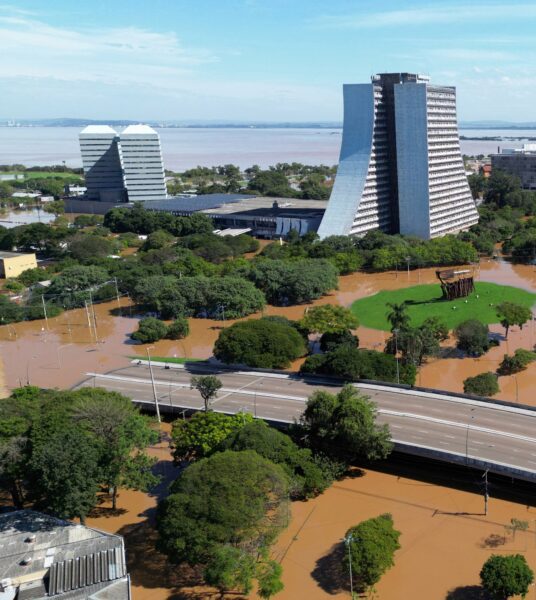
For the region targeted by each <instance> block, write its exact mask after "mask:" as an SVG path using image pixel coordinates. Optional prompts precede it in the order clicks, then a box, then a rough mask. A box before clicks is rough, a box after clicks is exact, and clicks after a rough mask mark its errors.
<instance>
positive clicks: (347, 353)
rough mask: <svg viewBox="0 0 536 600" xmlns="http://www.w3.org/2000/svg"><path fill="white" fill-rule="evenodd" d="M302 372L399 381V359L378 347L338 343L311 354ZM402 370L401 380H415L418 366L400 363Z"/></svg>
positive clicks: (404, 381)
mask: <svg viewBox="0 0 536 600" xmlns="http://www.w3.org/2000/svg"><path fill="white" fill-rule="evenodd" d="M300 372H301V373H317V374H324V375H331V376H332V377H338V378H340V379H344V380H345V381H358V380H359V379H371V380H373V381H389V382H392V383H396V382H397V365H396V358H395V357H394V356H393V355H391V354H384V353H383V352H377V351H375V350H361V349H358V348H354V347H352V346H351V345H349V344H343V345H341V346H338V347H337V348H335V349H334V350H332V351H331V352H327V353H326V354H324V355H313V356H309V357H308V358H307V359H306V361H305V362H304V363H303V365H302V367H301V369H300ZM398 372H399V377H400V382H401V383H407V384H409V385H413V384H414V383H415V375H416V370H415V366H414V365H412V364H404V363H402V362H400V363H399V365H398Z"/></svg>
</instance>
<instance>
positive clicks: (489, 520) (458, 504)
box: [0, 261, 536, 600]
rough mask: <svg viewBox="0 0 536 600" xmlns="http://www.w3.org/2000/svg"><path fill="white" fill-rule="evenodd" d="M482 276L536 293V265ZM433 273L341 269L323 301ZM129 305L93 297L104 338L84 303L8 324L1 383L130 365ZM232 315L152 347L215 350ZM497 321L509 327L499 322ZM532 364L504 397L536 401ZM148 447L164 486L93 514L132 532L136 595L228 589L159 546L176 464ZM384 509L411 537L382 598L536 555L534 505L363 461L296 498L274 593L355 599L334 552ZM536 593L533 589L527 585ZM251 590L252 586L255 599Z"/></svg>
mask: <svg viewBox="0 0 536 600" xmlns="http://www.w3.org/2000/svg"><path fill="white" fill-rule="evenodd" d="M477 278H480V279H481V280H483V281H491V282H495V283H499V284H505V285H514V286H518V287H522V288H525V289H528V290H530V291H532V292H536V270H535V269H534V267H531V266H514V265H511V264H509V263H507V262H503V261H488V262H483V263H482V264H481V266H480V270H479V274H478V277H477ZM436 281H437V280H436V276H435V270H434V269H420V270H419V271H411V272H410V273H409V275H408V273H407V272H399V273H395V272H388V273H379V274H363V273H356V274H353V275H349V276H345V277H341V278H340V284H339V290H337V291H335V292H333V293H332V294H331V295H329V296H326V297H324V298H322V299H320V300H318V301H317V302H315V303H314V304H316V305H318V304H326V303H339V304H342V305H345V306H349V305H350V304H351V303H352V302H353V301H354V300H356V299H358V298H362V297H364V296H367V295H370V294H374V293H376V292H378V291H380V290H383V289H397V288H401V287H407V286H410V285H415V284H417V283H419V282H421V283H433V282H436ZM305 308H306V307H305V306H298V307H286V308H285V307H283V308H281V307H272V306H269V307H267V308H266V310H265V311H264V314H279V315H284V316H287V317H289V318H292V319H296V318H300V317H301V316H302V315H303V312H304V309H305ZM131 313H132V307H130V306H129V305H128V303H127V302H126V301H125V300H124V299H121V301H120V305H118V303H117V301H114V302H109V303H105V304H101V305H96V306H95V316H96V322H97V339H95V338H94V337H92V335H91V331H90V328H89V326H88V320H87V315H86V313H85V311H84V310H74V311H69V312H66V313H64V314H62V315H60V316H59V317H57V318H54V319H50V320H49V323H48V326H47V324H46V323H45V322H44V321H33V322H27V323H18V324H14V325H9V326H3V327H0V351H1V359H2V360H1V361H0V388H1V387H2V386H4V388H13V387H16V386H19V385H25V384H26V383H28V382H29V383H32V384H35V385H40V386H43V387H59V388H65V387H70V386H72V385H74V384H75V383H77V382H78V381H79V380H81V379H82V378H84V377H85V375H86V373H88V372H105V371H108V370H110V369H113V368H118V367H122V366H125V365H127V364H128V361H129V360H130V359H129V356H144V355H145V346H138V345H135V344H132V343H131V342H130V340H129V337H128V334H129V333H131V332H132V331H134V330H135V329H136V328H137V319H136V317H135V315H134V314H131ZM255 316H256V317H260V316H261V314H258V315H255ZM229 324H230V322H229V321H227V322H226V323H225V324H223V323H221V322H220V321H211V320H206V319H190V331H191V333H190V335H189V336H188V337H187V338H186V339H185V340H179V341H169V340H162V341H160V342H157V343H156V344H154V345H153V347H152V349H151V353H152V355H153V356H158V355H161V356H174V355H176V356H186V357H191V358H207V357H209V356H210V355H211V352H212V347H213V344H214V342H215V340H216V338H217V336H218V334H219V332H220V330H221V328H222V327H223V326H229ZM491 329H492V330H493V331H494V332H497V333H502V328H501V327H500V326H492V327H491ZM357 333H358V335H359V338H360V342H361V346H363V347H367V348H376V349H380V348H381V347H382V346H383V344H384V341H385V337H386V334H385V333H384V332H381V331H376V330H372V329H366V328H363V327H360V328H359V330H358V332H357ZM535 342H536V333H535V332H534V322H532V323H531V324H530V325H527V326H526V327H524V328H523V331H519V330H518V329H517V328H513V329H512V331H511V333H510V334H509V339H508V341H505V340H504V339H501V342H500V346H499V347H497V348H494V349H492V350H491V351H490V352H488V353H487V354H486V355H485V356H484V357H482V358H480V359H467V358H465V359H460V358H455V357H450V358H441V359H437V360H433V361H430V362H429V363H428V364H426V365H425V366H424V367H423V368H422V369H421V373H420V375H419V380H418V383H420V384H421V385H425V386H430V387H436V388H441V389H445V390H453V391H461V390H462V381H463V379H465V378H466V377H467V376H469V375H474V374H476V373H480V372H482V371H488V370H490V371H493V370H495V369H496V367H497V365H498V363H499V362H500V360H501V359H502V355H503V354H504V353H505V352H512V351H513V350H514V349H515V348H517V347H524V348H532V346H533V344H534V343H535ZM297 364H298V363H295V364H294V365H293V366H294V367H295V366H297ZM535 368H536V367H535V366H531V367H529V368H528V369H527V370H526V371H523V372H522V373H519V374H518V375H516V376H515V377H501V378H500V384H501V392H500V394H499V395H498V397H499V398H504V399H508V400H516V399H518V400H519V401H520V402H523V403H527V404H536V399H534V395H533V394H531V391H532V388H533V384H534V376H535V370H534V369H535ZM6 393H7V390H6ZM166 427H167V426H165V425H163V430H164V432H165V435H167V434H168V433H169V427H167V428H166ZM151 453H152V454H153V455H155V456H157V457H158V458H159V462H158V465H157V469H158V471H159V472H160V473H161V474H162V475H163V476H164V481H163V483H162V484H161V486H160V487H159V488H158V489H157V490H155V492H154V493H153V494H143V493H141V492H134V491H128V490H122V491H121V495H120V498H119V510H118V511H117V513H115V514H112V513H111V511H110V508H109V506H108V505H107V504H106V503H104V504H102V505H101V506H99V507H98V509H97V510H96V511H95V514H94V515H93V516H92V518H91V519H90V520H89V523H90V524H91V525H94V526H96V527H99V528H101V529H104V530H107V531H112V532H119V533H121V534H122V535H124V536H125V540H126V547H127V556H128V561H129V570H130V573H131V576H132V586H133V598H134V599H135V600H153V599H154V600H164V599H167V598H175V599H178V598H190V599H191V600H194V599H199V598H204V599H205V600H210V599H211V598H214V599H216V598H221V596H220V595H219V594H217V593H216V592H214V591H213V590H210V589H207V588H204V587H200V586H199V574H198V573H195V572H194V571H192V570H188V569H185V568H176V567H172V566H170V565H168V564H167V563H166V561H165V559H164V557H162V556H161V555H160V554H159V553H158V552H156V551H155V549H154V543H155V540H156V535H155V532H154V526H153V524H154V510H155V506H156V502H157V499H158V497H159V496H160V495H161V494H163V493H165V489H166V486H167V484H168V483H169V481H171V480H172V479H173V478H174V477H175V476H176V471H175V470H174V468H173V466H172V462H171V457H170V453H169V447H168V440H167V439H166V438H164V441H163V442H162V443H161V444H159V445H158V446H157V447H155V448H153V449H151ZM492 496H493V494H492ZM383 512H391V513H392V514H393V518H394V521H395V525H396V527H397V529H399V530H400V531H401V532H402V537H401V546H402V547H401V549H400V550H399V551H398V552H397V554H396V557H395V567H394V568H393V569H391V570H390V571H388V572H387V573H386V575H385V576H384V577H383V578H382V580H381V581H380V583H379V584H378V586H377V596H378V597H379V598H381V599H382V600H403V599H406V598H419V599H421V598H422V599H426V600H436V599H437V600H443V599H444V598H445V597H446V595H447V593H448V592H449V591H450V590H457V592H456V593H457V594H458V595H456V596H453V597H456V598H469V597H471V595H470V594H471V592H472V586H475V585H476V584H477V583H478V573H479V570H480V567H481V566H482V563H483V562H484V561H485V560H486V558H487V557H488V556H489V555H490V554H491V553H492V552H499V553H504V552H507V553H512V552H520V553H522V554H524V555H525V556H526V557H527V559H528V561H529V563H531V564H534V562H535V561H536V509H535V508H533V507H531V506H525V505H520V504H516V503H514V502H508V501H506V500H498V499H495V498H493V497H492V499H491V501H490V510H489V514H488V515H487V516H486V517H485V516H483V515H482V514H481V513H482V497H481V496H478V495H475V494H471V493H469V492H465V491H460V490H455V489H451V488H448V487H444V486H441V485H436V484H431V483H426V482H423V481H418V480H416V479H410V478H405V477H397V476H395V475H389V474H385V473H379V472H375V471H366V472H364V475H363V476H362V477H356V478H348V479H345V480H344V481H341V482H337V483H336V484H334V485H333V486H332V487H331V488H330V489H329V490H327V491H326V492H325V493H324V494H323V495H322V496H320V497H319V498H316V499H314V500H311V501H309V502H296V503H294V504H293V506H292V511H291V520H290V524H289V527H288V529H287V530H286V531H285V532H284V533H283V534H282V535H281V536H280V539H279V540H278V542H277V545H276V547H275V548H274V552H275V556H276V557H277V559H278V560H280V561H281V563H282V565H283V569H284V575H283V581H284V583H285V590H284V591H283V592H282V593H281V594H280V595H278V596H277V597H278V598H280V600H297V599H300V598H309V599H311V600H316V599H318V600H321V599H324V598H325V599H328V598H333V597H340V598H348V597H349V594H348V592H347V591H346V588H345V585H347V584H346V582H345V579H344V574H340V576H339V577H338V578H337V577H335V578H334V576H333V574H332V572H333V569H332V566H333V564H334V559H333V552H335V555H337V552H338V551H340V540H341V538H342V537H343V535H344V533H345V532H346V530H347V529H348V528H349V527H351V526H352V525H355V524H357V523H358V522H360V521H362V520H363V519H366V518H369V517H373V516H377V515H378V514H381V513H383ZM512 517H515V518H518V519H522V520H526V521H528V522H529V525H530V529H529V531H527V532H518V533H517V535H516V538H515V539H513V538H512V536H511V535H509V534H507V533H506V532H505V529H504V525H506V524H507V523H508V522H509V521H510V519H511V518H512ZM335 562H336V561H335ZM458 588H460V589H458ZM535 590H536V588H535ZM473 591H474V590H473ZM533 593H534V590H532V589H531V592H530V594H533ZM230 597H233V598H237V596H236V595H232V596H230ZM254 597H255V594H252V595H251V598H254Z"/></svg>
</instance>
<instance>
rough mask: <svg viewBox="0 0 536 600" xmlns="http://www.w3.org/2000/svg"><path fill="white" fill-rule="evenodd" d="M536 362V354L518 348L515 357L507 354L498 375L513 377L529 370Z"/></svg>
mask: <svg viewBox="0 0 536 600" xmlns="http://www.w3.org/2000/svg"><path fill="white" fill-rule="evenodd" d="M534 360H536V352H531V351H530V350H525V349H524V348H517V349H516V350H515V352H514V354H513V355H509V354H505V355H504V357H503V359H502V361H501V364H500V365H499V368H498V369H497V373H498V374H499V375H513V374H514V373H519V372H520V371H523V370H525V369H526V368H527V366H528V365H529V364H530V363H531V362H532V361H534Z"/></svg>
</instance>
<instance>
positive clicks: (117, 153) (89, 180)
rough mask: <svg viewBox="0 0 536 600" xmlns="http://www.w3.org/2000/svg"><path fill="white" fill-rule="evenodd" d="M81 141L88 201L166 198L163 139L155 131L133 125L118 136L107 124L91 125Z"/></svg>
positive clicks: (143, 126)
mask: <svg viewBox="0 0 536 600" xmlns="http://www.w3.org/2000/svg"><path fill="white" fill-rule="evenodd" d="M79 138H80V151H81V153H82V163H83V166H84V174H85V178H86V186H87V192H86V198H87V199H88V200H97V201H102V202H117V203H119V202H127V201H129V202H136V201H145V200H163V199H165V198H166V196H167V194H166V184H165V180H164V165H163V162H162V152H161V148H160V138H159V136H158V133H157V132H156V131H155V130H154V129H152V128H151V127H149V126H148V125H130V126H128V127H126V128H125V129H124V130H123V131H122V132H121V133H120V134H119V133H118V132H117V131H116V130H115V129H113V128H112V127H109V126H108V125H89V126H88V127H86V128H85V129H84V130H82V131H81V132H80V134H79Z"/></svg>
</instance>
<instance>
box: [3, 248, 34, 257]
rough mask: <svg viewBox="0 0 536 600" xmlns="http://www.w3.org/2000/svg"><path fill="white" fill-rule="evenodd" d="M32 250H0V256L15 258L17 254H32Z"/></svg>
mask: <svg viewBox="0 0 536 600" xmlns="http://www.w3.org/2000/svg"><path fill="white" fill-rule="evenodd" d="M33 255H34V253H33V252H8V251H7V250H0V258H16V257H17V256H33Z"/></svg>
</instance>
